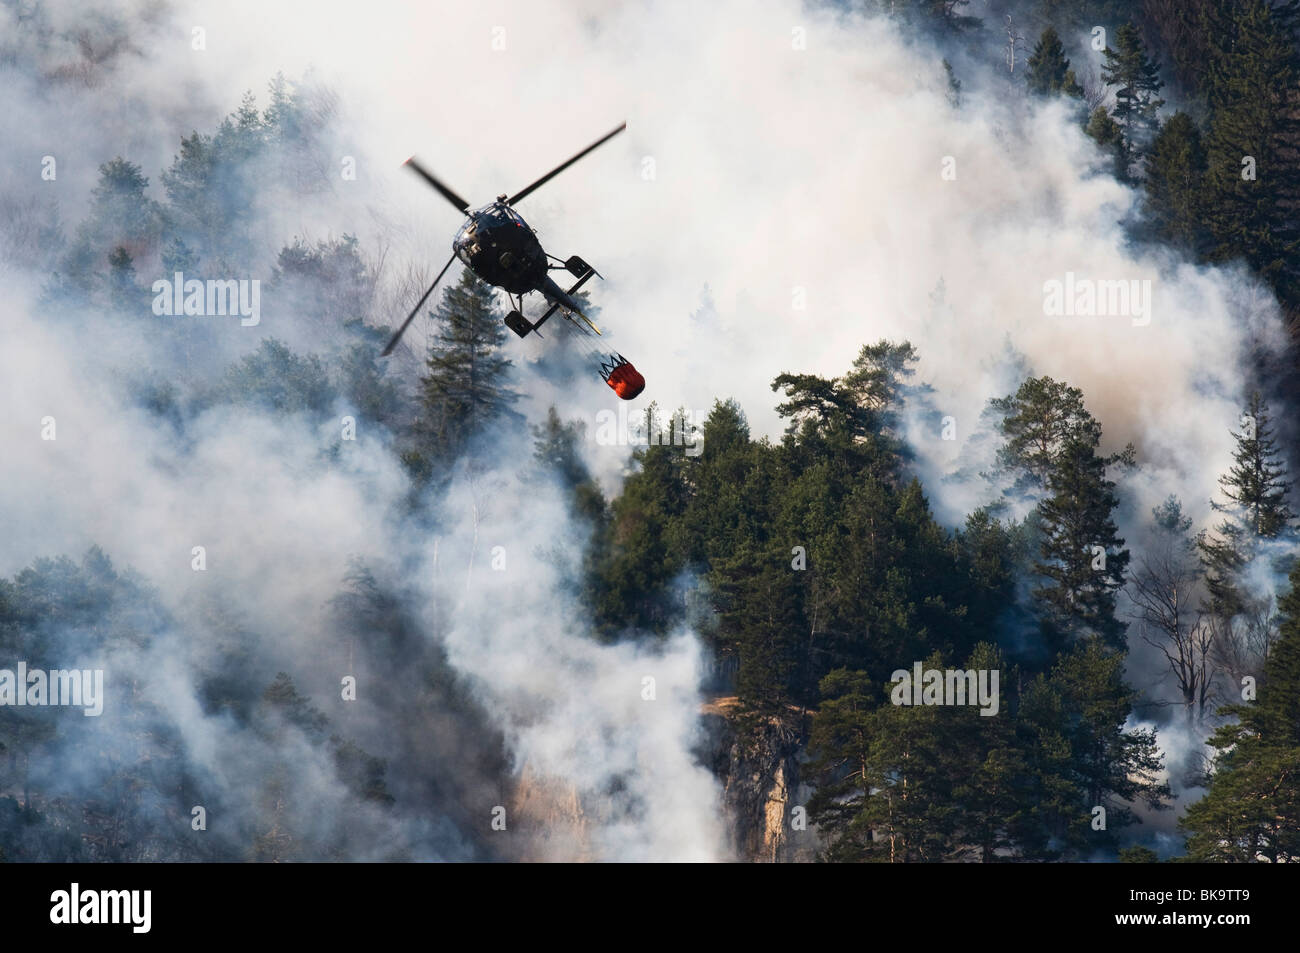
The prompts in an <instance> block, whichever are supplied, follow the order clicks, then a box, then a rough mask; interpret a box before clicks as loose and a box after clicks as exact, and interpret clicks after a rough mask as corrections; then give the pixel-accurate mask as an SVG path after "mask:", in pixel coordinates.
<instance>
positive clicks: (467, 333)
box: [415, 269, 520, 464]
mask: <svg viewBox="0 0 1300 953" xmlns="http://www.w3.org/2000/svg"><path fill="white" fill-rule="evenodd" d="M433 316H434V321H435V323H436V326H437V331H436V333H435V337H434V341H433V343H432V344H431V345H430V346H429V356H428V359H427V360H426V362H425V365H426V367H427V368H428V372H427V373H426V374H425V375H424V377H422V378H421V379H420V419H419V420H418V421H417V423H416V426H415V433H416V437H417V439H418V446H417V449H416V453H418V454H420V455H421V456H423V457H425V458H426V459H427V460H428V461H430V462H431V463H433V464H439V463H441V464H445V463H449V462H450V461H452V460H454V459H455V458H456V457H458V456H459V455H460V454H461V452H462V451H464V450H465V449H466V448H467V446H468V444H469V441H470V439H471V438H472V437H473V436H474V435H475V434H477V433H479V432H480V431H481V430H482V429H483V428H485V427H487V426H489V425H490V424H492V423H494V422H497V421H503V420H509V421H515V420H518V419H520V418H519V415H518V414H516V413H515V411H514V410H513V409H512V408H513V405H514V403H515V402H516V401H517V400H518V399H519V395H518V394H517V393H516V392H515V391H513V390H511V389H510V386H509V385H510V378H511V375H510V369H511V367H512V366H513V362H512V361H511V360H510V359H509V358H507V357H503V356H502V355H501V353H500V351H501V349H502V347H503V346H504V345H505V343H506V340H507V335H506V327H505V325H504V324H503V323H502V321H501V318H500V315H499V314H498V313H497V308H496V298H495V292H494V291H493V289H492V287H491V286H490V285H488V284H486V283H484V282H482V281H480V280H479V279H478V278H477V277H475V276H474V274H473V273H472V272H470V271H469V270H468V269H466V270H465V271H464V272H463V273H462V274H461V278H460V281H459V282H458V283H457V285H456V286H455V287H454V288H450V289H448V290H447V292H446V294H444V295H443V297H442V300H441V301H440V302H439V304H438V307H437V308H436V309H435V310H434V312H433Z"/></svg>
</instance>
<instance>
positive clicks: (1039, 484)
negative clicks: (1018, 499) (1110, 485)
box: [989, 377, 1101, 490]
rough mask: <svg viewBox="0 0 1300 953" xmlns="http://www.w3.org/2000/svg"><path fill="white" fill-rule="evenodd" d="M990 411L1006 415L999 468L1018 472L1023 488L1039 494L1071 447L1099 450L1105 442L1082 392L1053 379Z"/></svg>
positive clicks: (1034, 380)
mask: <svg viewBox="0 0 1300 953" xmlns="http://www.w3.org/2000/svg"><path fill="white" fill-rule="evenodd" d="M989 407H990V409H991V410H992V411H993V412H995V413H998V414H1001V415H1002V423H1001V430H1002V434H1003V436H1004V437H1005V443H1004V444H1003V446H1002V449H1001V450H1000V451H999V452H998V460H999V462H1000V463H1001V464H1002V465H1003V466H1005V467H1007V468H1008V469H1010V470H1012V471H1013V472H1018V473H1019V474H1020V475H1021V478H1022V479H1021V482H1022V485H1028V486H1030V487H1033V488H1036V489H1039V490H1041V489H1045V488H1046V486H1047V481H1048V478H1049V477H1050V476H1051V474H1052V472H1053V471H1054V470H1055V469H1056V468H1057V466H1058V463H1059V461H1060V459H1061V456H1062V454H1063V453H1064V452H1065V448H1066V447H1067V446H1068V445H1069V444H1070V443H1071V442H1072V441H1082V442H1084V443H1091V444H1092V445H1094V446H1095V445H1096V444H1097V442H1098V441H1099V440H1100V439H1101V424H1099V423H1098V422H1097V421H1096V420H1095V419H1094V418H1093V416H1092V415H1091V414H1090V413H1088V411H1087V409H1086V408H1085V407H1084V405H1083V391H1081V390H1079V389H1078V388H1077V387H1071V386H1070V385H1068V384H1066V383H1063V382H1061V381H1055V380H1053V379H1052V378H1050V377H1031V378H1029V379H1028V380H1026V381H1025V382H1024V383H1023V384H1021V385H1020V387H1019V388H1018V389H1017V390H1016V392H1015V393H1014V394H1009V395H1007V396H1006V397H1000V398H995V399H994V400H991V401H989Z"/></svg>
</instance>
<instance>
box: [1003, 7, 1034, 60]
mask: <svg viewBox="0 0 1300 953" xmlns="http://www.w3.org/2000/svg"><path fill="white" fill-rule="evenodd" d="M1028 50H1029V48H1028V47H1027V46H1026V45H1025V35H1024V34H1023V33H1020V32H1018V31H1017V30H1016V28H1015V27H1014V26H1013V25H1012V22H1011V14H1009V13H1008V14H1007V51H1006V64H1007V69H1008V71H1010V72H1011V73H1012V74H1014V73H1015V71H1016V63H1017V62H1018V60H1017V59H1016V54H1017V53H1026V52H1028Z"/></svg>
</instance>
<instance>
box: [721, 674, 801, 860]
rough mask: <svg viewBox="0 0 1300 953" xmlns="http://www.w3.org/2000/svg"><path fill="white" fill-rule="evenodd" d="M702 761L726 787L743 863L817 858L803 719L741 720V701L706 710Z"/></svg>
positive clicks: (734, 845) (727, 811) (725, 802)
mask: <svg viewBox="0 0 1300 953" xmlns="http://www.w3.org/2000/svg"><path fill="white" fill-rule="evenodd" d="M702 717H703V719H704V725H705V729H706V732H707V739H708V740H707V743H706V750H704V751H701V752H700V756H701V760H703V762H704V763H705V764H706V765H708V767H709V769H710V770H711V771H712V772H713V774H714V776H715V777H717V779H718V782H719V783H720V784H721V785H722V791H723V794H722V809H723V816H724V819H725V820H726V823H727V827H728V829H729V831H730V839H731V849H732V852H733V854H734V856H735V858H736V859H737V860H741V861H749V862H758V863H785V862H809V861H813V860H816V859H817V851H818V839H817V831H816V828H815V827H813V826H812V825H811V824H809V823H807V819H806V816H801V815H803V814H804V812H803V811H801V810H799V809H800V808H802V807H803V806H804V805H806V804H807V802H808V798H809V796H811V794H812V791H811V789H810V788H809V786H808V785H806V784H804V783H803V781H802V780H801V774H800V767H801V762H802V760H803V757H804V756H803V746H802V743H801V734H802V732H801V724H800V723H801V715H800V713H799V711H798V710H793V709H792V710H791V711H789V712H787V713H785V714H783V715H779V716H769V717H765V718H761V719H753V718H751V719H745V720H742V719H740V718H739V717H738V706H737V703H736V699H735V698H734V697H732V696H724V697H721V698H716V699H714V700H713V701H711V702H709V703H708V704H706V705H705V706H704V709H703V712H702Z"/></svg>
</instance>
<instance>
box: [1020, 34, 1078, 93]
mask: <svg viewBox="0 0 1300 953" xmlns="http://www.w3.org/2000/svg"><path fill="white" fill-rule="evenodd" d="M1025 83H1026V85H1027V86H1028V87H1029V91H1030V92H1031V93H1035V94H1037V95H1039V96H1058V95H1063V96H1069V97H1070V98H1071V99H1081V98H1082V97H1083V87H1081V86H1080V85H1079V83H1078V81H1077V80H1076V79H1075V76H1074V70H1072V69H1070V60H1069V59H1068V58H1067V57H1066V55H1065V45H1064V44H1063V43H1062V42H1061V37H1060V36H1059V35H1058V34H1057V32H1056V30H1055V28H1053V27H1050V26H1049V27H1048V28H1047V29H1046V30H1044V31H1043V35H1042V36H1041V37H1039V38H1038V43H1037V44H1036V45H1035V46H1034V52H1033V54H1032V55H1030V57H1029V70H1028V72H1027V73H1026V74H1025Z"/></svg>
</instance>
